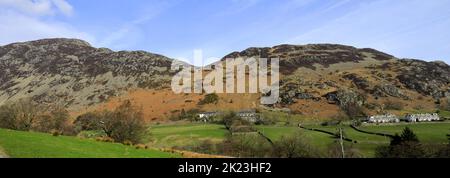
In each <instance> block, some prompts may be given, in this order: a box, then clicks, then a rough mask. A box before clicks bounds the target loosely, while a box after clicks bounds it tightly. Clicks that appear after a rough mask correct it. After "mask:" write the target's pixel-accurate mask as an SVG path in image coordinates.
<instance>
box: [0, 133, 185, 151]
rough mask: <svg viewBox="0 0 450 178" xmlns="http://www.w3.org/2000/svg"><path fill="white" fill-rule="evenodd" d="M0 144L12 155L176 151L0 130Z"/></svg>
mask: <svg viewBox="0 0 450 178" xmlns="http://www.w3.org/2000/svg"><path fill="white" fill-rule="evenodd" d="M0 147H2V148H3V151H4V152H5V153H6V154H8V155H9V156H10V157H13V158H173V157H180V155H177V154H171V153H166V152H162V151H158V150H151V149H149V150H138V149H135V148H134V147H131V146H125V145H122V144H118V143H104V142H98V141H94V140H88V139H80V138H76V137H68V136H58V137H55V136H51V135H50V134H45V133H34V132H20V131H12V130H5V129H0Z"/></svg>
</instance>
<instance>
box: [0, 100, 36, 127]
mask: <svg viewBox="0 0 450 178" xmlns="http://www.w3.org/2000/svg"><path fill="white" fill-rule="evenodd" d="M43 111H44V109H43V108H41V107H39V106H38V105H37V103H35V102H33V101H31V100H29V99H22V100H19V101H17V102H14V103H10V104H6V105H3V106H1V107H0V127H2V128H6V129H13V130H21V131H29V130H31V129H32V126H33V123H35V122H36V120H37V119H38V117H39V115H40V114H41V113H42V112H43Z"/></svg>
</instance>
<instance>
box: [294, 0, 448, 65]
mask: <svg viewBox="0 0 450 178" xmlns="http://www.w3.org/2000/svg"><path fill="white" fill-rule="evenodd" d="M449 5H450V2H448V1H433V2H428V1H421V0H411V1H408V2H405V1H395V2H393V1H390V0H378V1H370V2H365V3H363V4H361V5H360V6H359V7H358V8H356V9H354V10H352V11H350V12H348V13H347V14H346V15H344V16H341V17H338V18H335V19H331V20H329V22H327V23H324V24H323V25H322V26H319V27H317V28H313V29H310V30H309V31H308V32H306V33H302V34H300V35H298V36H296V37H293V38H291V39H290V40H288V41H287V42H288V43H343V44H349V45H355V46H359V47H372V48H377V49H380V50H383V51H386V52H389V53H392V54H394V55H397V56H398V57H414V58H422V59H439V58H440V56H448V55H447V54H443V53H441V54H438V53H434V55H430V54H427V55H425V53H424V52H423V51H420V50H418V49H429V48H430V47H426V46H424V44H429V45H433V43H435V44H434V45H435V46H434V47H433V48H434V50H435V51H436V50H437V49H440V50H439V51H444V48H445V46H442V45H438V44H439V43H440V41H442V40H447V41H448V40H450V35H449V33H448V32H445V30H448V27H450V22H449V19H450V10H448V8H447V7H448V6H449ZM444 29H445V30H444ZM445 50H447V51H449V50H450V49H448V47H447V49H445Z"/></svg>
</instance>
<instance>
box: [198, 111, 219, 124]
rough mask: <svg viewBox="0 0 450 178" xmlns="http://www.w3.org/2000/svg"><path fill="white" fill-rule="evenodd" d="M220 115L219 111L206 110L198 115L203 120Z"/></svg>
mask: <svg viewBox="0 0 450 178" xmlns="http://www.w3.org/2000/svg"><path fill="white" fill-rule="evenodd" d="M219 115H220V113H219V112H204V113H199V114H198V115H197V116H198V118H199V119H200V120H201V121H203V122H208V121H209V120H210V119H211V118H213V117H216V116H219Z"/></svg>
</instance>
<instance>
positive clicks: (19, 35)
mask: <svg viewBox="0 0 450 178" xmlns="http://www.w3.org/2000/svg"><path fill="white" fill-rule="evenodd" d="M0 34H2V36H1V37H0V44H2V45H4V44H8V43H13V42H18V41H28V40H36V39H42V38H58V37H64V38H79V39H83V40H87V41H90V42H93V41H94V39H93V37H91V36H90V35H88V34H86V33H83V32H80V31H78V30H76V29H74V28H73V27H71V26H70V25H68V24H65V23H62V22H57V21H45V20H42V19H38V18H33V17H30V16H27V15H23V14H20V13H17V12H13V11H7V12H1V13H0Z"/></svg>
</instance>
